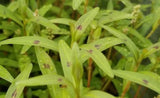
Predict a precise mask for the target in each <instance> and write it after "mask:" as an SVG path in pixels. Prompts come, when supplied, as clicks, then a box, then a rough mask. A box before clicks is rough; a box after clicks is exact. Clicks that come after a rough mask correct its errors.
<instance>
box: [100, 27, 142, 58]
mask: <svg viewBox="0 0 160 98" xmlns="http://www.w3.org/2000/svg"><path fill="white" fill-rule="evenodd" d="M102 27H103V28H104V29H105V30H107V31H109V33H111V34H113V35H114V36H116V37H118V38H119V39H121V40H122V41H123V42H124V43H125V44H126V45H127V47H128V48H129V50H130V51H131V52H132V53H133V55H134V57H135V59H136V60H137V59H138V57H139V55H138V53H139V49H138V47H137V46H136V45H135V44H134V43H133V41H132V40H131V39H130V38H128V37H127V36H126V35H125V34H123V33H121V32H120V31H118V30H116V29H114V28H112V27H109V26H104V25H103V26H102Z"/></svg>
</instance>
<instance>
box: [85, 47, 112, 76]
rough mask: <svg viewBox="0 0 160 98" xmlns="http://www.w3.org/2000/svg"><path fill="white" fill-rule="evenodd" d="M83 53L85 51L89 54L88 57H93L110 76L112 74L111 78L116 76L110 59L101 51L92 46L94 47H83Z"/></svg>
mask: <svg viewBox="0 0 160 98" xmlns="http://www.w3.org/2000/svg"><path fill="white" fill-rule="evenodd" d="M82 51H83V52H82V54H83V53H85V54H87V55H88V57H91V58H92V59H93V61H94V62H95V63H96V64H97V66H98V67H99V68H100V69H101V70H102V71H103V72H104V73H105V74H106V75H108V76H110V77H111V78H113V77H114V74H113V72H112V69H111V66H110V64H109V62H108V60H107V59H106V57H105V56H104V55H103V54H102V53H101V52H100V51H98V50H97V49H96V48H92V49H89V50H88V49H83V50H82ZM82 58H83V57H82Z"/></svg>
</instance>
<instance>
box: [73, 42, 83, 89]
mask: <svg viewBox="0 0 160 98" xmlns="http://www.w3.org/2000/svg"><path fill="white" fill-rule="evenodd" d="M72 65H73V67H72V75H73V77H74V80H75V85H76V88H77V89H78V90H80V83H82V76H83V65H82V62H81V57H80V51H79V47H78V44H77V43H74V44H73V47H72Z"/></svg>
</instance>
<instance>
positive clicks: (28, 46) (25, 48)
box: [21, 45, 31, 54]
mask: <svg viewBox="0 0 160 98" xmlns="http://www.w3.org/2000/svg"><path fill="white" fill-rule="evenodd" d="M30 48H31V45H25V46H23V47H22V50H21V54H24V53H26V52H27V51H28V50H29V49H30Z"/></svg>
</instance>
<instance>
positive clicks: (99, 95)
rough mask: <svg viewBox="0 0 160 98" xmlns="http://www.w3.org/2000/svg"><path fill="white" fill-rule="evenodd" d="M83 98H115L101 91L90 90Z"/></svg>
mask: <svg viewBox="0 0 160 98" xmlns="http://www.w3.org/2000/svg"><path fill="white" fill-rule="evenodd" d="M83 98H116V97H114V96H113V95H111V94H108V93H106V92H103V91H98V90H92V91H89V92H88V93H86V94H85V95H84V96H83Z"/></svg>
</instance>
